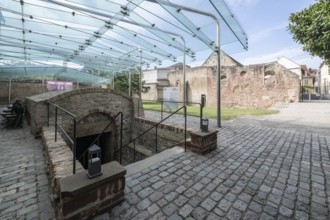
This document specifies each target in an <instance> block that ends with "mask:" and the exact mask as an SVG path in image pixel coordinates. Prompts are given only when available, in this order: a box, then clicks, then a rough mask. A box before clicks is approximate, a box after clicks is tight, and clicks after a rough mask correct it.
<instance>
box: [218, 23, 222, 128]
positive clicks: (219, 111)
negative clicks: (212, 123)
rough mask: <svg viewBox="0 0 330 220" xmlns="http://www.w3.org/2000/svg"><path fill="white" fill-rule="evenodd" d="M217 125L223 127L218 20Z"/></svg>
mask: <svg viewBox="0 0 330 220" xmlns="http://www.w3.org/2000/svg"><path fill="white" fill-rule="evenodd" d="M217 47H218V51H217V125H218V127H219V128H221V64H220V55H221V50H220V23H219V22H217Z"/></svg>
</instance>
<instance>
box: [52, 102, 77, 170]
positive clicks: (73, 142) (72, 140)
mask: <svg viewBox="0 0 330 220" xmlns="http://www.w3.org/2000/svg"><path fill="white" fill-rule="evenodd" d="M50 106H53V107H54V108H55V113H54V114H55V119H54V126H55V142H56V141H57V131H58V129H59V130H60V131H61V132H62V134H64V136H65V137H66V138H67V140H68V141H69V142H70V144H71V151H72V154H73V158H72V173H73V174H75V173H76V147H77V142H76V134H77V119H76V115H75V114H73V113H71V112H69V111H68V110H66V109H64V108H62V107H60V106H58V105H56V104H55V103H52V102H48V105H47V125H48V127H49V121H50ZM58 110H60V111H62V112H64V113H65V114H67V115H69V116H70V117H71V118H72V121H73V137H70V135H69V134H68V133H67V132H66V131H65V129H64V128H63V127H62V126H61V125H60V124H59V123H58Z"/></svg>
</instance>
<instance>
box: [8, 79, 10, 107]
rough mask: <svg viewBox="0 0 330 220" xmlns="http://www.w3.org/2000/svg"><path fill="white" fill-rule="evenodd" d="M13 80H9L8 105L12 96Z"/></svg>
mask: <svg viewBox="0 0 330 220" xmlns="http://www.w3.org/2000/svg"><path fill="white" fill-rule="evenodd" d="M10 93H11V78H9V85H8V104H10V101H11V100H10V96H11V94H10Z"/></svg>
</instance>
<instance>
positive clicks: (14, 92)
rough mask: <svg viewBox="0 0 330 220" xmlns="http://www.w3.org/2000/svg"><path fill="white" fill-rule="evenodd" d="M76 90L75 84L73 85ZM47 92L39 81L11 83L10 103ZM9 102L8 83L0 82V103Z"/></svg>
mask: <svg viewBox="0 0 330 220" xmlns="http://www.w3.org/2000/svg"><path fill="white" fill-rule="evenodd" d="M45 82H46V81H45ZM79 87H80V88H86V87H87V86H86V85H82V84H80V85H79ZM73 88H76V84H74V85H73ZM44 92H48V90H47V85H46V83H43V82H42V81H41V80H25V81H15V80H12V81H11V90H10V102H14V101H15V100H16V99H20V100H23V101H24V99H25V97H29V96H34V95H38V94H41V93H44ZM8 102H9V81H0V103H8Z"/></svg>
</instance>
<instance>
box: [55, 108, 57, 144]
mask: <svg viewBox="0 0 330 220" xmlns="http://www.w3.org/2000/svg"><path fill="white" fill-rule="evenodd" d="M56 141H57V107H55V142H56Z"/></svg>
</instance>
